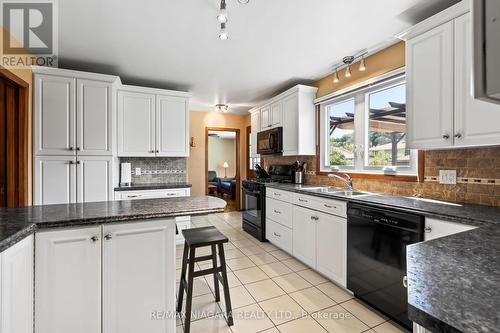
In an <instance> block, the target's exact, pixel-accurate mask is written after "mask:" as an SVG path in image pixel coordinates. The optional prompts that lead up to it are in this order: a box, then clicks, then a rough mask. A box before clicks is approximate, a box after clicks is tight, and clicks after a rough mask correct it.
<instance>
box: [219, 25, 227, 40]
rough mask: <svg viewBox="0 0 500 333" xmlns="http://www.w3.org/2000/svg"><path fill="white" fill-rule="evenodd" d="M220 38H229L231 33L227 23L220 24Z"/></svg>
mask: <svg viewBox="0 0 500 333" xmlns="http://www.w3.org/2000/svg"><path fill="white" fill-rule="evenodd" d="M219 38H220V39H221V40H227V39H228V38H229V34H228V33H227V30H226V23H221V24H220V33H219Z"/></svg>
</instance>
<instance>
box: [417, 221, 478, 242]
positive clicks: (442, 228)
mask: <svg viewBox="0 0 500 333" xmlns="http://www.w3.org/2000/svg"><path fill="white" fill-rule="evenodd" d="M472 229H476V227H474V226H471V225H467V224H462V223H456V222H450V221H442V220H437V219H433V218H428V217H427V218H425V234H424V240H426V241H428V240H431V239H436V238H440V237H445V236H449V235H453V234H457V233H459V232H464V231H469V230H472Z"/></svg>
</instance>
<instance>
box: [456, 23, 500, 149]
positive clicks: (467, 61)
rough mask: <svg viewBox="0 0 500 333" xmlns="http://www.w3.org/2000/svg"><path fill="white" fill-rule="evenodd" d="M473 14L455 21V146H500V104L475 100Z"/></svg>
mask: <svg viewBox="0 0 500 333" xmlns="http://www.w3.org/2000/svg"><path fill="white" fill-rule="evenodd" d="M471 71H472V28H471V15H470V13H468V14H465V15H463V16H461V17H459V18H457V19H456V20H455V132H454V135H455V146H481V145H499V144H500V125H499V124H500V105H498V104H493V103H487V102H484V101H481V100H478V99H474V98H473V97H472V87H471V82H472V78H471V76H472V74H471Z"/></svg>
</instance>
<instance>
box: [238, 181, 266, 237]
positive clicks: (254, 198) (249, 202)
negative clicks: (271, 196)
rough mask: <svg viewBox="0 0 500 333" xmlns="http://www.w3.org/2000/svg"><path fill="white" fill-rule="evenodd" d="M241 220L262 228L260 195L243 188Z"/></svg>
mask: <svg viewBox="0 0 500 333" xmlns="http://www.w3.org/2000/svg"><path fill="white" fill-rule="evenodd" d="M242 206H243V207H242V209H243V214H242V215H243V220H245V221H247V222H249V223H251V224H253V225H254V226H256V227H258V228H262V214H263V207H262V193H261V192H260V191H251V190H249V189H246V188H243V202H242Z"/></svg>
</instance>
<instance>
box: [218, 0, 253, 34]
mask: <svg viewBox="0 0 500 333" xmlns="http://www.w3.org/2000/svg"><path fill="white" fill-rule="evenodd" d="M249 2H250V0H238V3H240V4H242V5H246V4H248V3H249ZM228 21H229V18H228V16H227V10H226V0H221V1H220V7H219V14H217V22H219V23H220V33H219V39H221V40H227V39H229V34H228V32H227V30H226V25H227V22H228Z"/></svg>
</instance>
